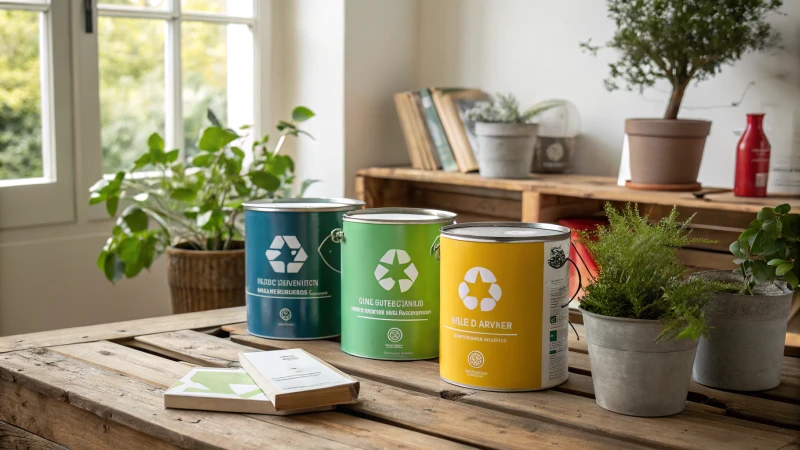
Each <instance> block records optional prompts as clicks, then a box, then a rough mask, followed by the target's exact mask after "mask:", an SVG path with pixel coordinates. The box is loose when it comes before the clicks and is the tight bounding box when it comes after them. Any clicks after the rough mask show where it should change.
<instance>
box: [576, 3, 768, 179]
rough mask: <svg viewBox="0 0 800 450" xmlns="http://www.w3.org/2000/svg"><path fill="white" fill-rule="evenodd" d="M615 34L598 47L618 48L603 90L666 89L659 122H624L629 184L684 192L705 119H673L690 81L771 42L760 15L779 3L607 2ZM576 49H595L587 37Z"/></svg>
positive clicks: (707, 127) (696, 166) (695, 166)
mask: <svg viewBox="0 0 800 450" xmlns="http://www.w3.org/2000/svg"><path fill="white" fill-rule="evenodd" d="M607 3H608V11H609V17H610V18H611V19H612V20H613V21H614V22H615V24H616V26H617V31H616V32H615V33H614V36H613V37H612V38H611V40H610V41H608V42H607V43H606V46H607V47H609V48H612V49H615V50H617V51H618V53H619V59H618V60H617V61H616V62H613V63H610V64H609V68H610V69H611V76H610V77H609V78H608V79H606V80H605V85H606V88H607V89H608V90H615V89H617V88H619V87H620V85H619V84H618V82H619V81H621V82H622V83H624V86H625V88H626V89H627V90H634V89H637V90H639V92H642V91H643V90H644V89H645V88H649V87H652V86H654V85H655V84H656V82H657V81H660V80H664V81H666V82H668V83H669V84H670V85H671V86H672V93H671V94H670V98H669V102H668V103H667V108H666V111H664V118H663V119H655V118H652V119H628V120H626V121H625V133H627V134H628V142H629V147H630V168H631V169H630V170H631V180H630V184H629V186H630V187H638V188H643V189H673V190H692V189H696V188H698V187H699V186H698V185H697V174H698V172H699V170H700V161H701V159H702V156H703V148H704V146H705V141H706V137H707V136H708V134H709V132H710V131H711V122H709V121H706V120H689V119H678V113H679V111H680V108H681V103H682V102H683V99H684V95H685V93H686V89H687V88H688V86H689V83H691V82H692V80H695V81H697V82H700V81H703V80H706V79H708V78H711V77H712V76H714V75H716V74H717V73H719V72H720V71H721V70H722V68H723V67H725V66H727V65H731V64H733V63H734V62H736V61H738V60H739V59H740V58H741V57H742V55H743V54H745V53H747V52H749V51H764V50H766V49H769V48H771V47H773V46H775V45H776V44H777V42H778V39H779V34H778V33H777V32H776V31H775V30H774V29H773V27H772V26H771V25H770V24H769V23H768V22H767V21H766V17H767V16H768V15H769V14H770V13H773V12H775V11H777V9H778V8H780V7H781V3H782V2H781V0H748V1H733V2H719V1H718V0H694V1H691V2H686V1H683V0H663V1H637V2H632V1H628V0H608V2H607ZM581 47H583V48H584V49H585V50H588V51H589V52H590V53H592V54H596V52H597V50H598V48H599V47H595V46H592V45H591V40H590V41H588V42H584V43H581Z"/></svg>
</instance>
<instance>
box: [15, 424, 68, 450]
mask: <svg viewBox="0 0 800 450" xmlns="http://www.w3.org/2000/svg"><path fill="white" fill-rule="evenodd" d="M21 449H30V450H67V449H66V447H62V446H60V445H58V444H56V443H55V442H53V441H48V440H47V439H45V438H43V437H41V436H37V435H35V434H33V433H29V432H27V431H25V430H23V429H22V428H17V427H15V426H14V425H11V424H10V423H7V422H0V450H21Z"/></svg>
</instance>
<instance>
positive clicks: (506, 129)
mask: <svg viewBox="0 0 800 450" xmlns="http://www.w3.org/2000/svg"><path fill="white" fill-rule="evenodd" d="M559 104H561V102H560V101H547V102H542V103H538V104H536V105H533V106H532V107H531V108H529V109H528V110H526V111H524V112H521V111H520V109H519V102H518V101H517V99H516V98H515V97H514V96H513V95H512V94H508V95H503V94H497V98H496V99H495V100H494V101H493V102H479V103H478V104H477V105H475V107H474V108H472V109H470V110H468V111H467V113H466V117H467V120H469V121H471V122H474V123H475V136H476V137H477V138H478V170H479V172H480V174H481V176H482V177H486V178H527V177H528V174H529V173H530V169H531V164H532V163H533V152H534V149H535V147H536V135H537V130H538V125H537V124H535V123H533V120H534V119H535V118H536V116H537V115H538V114H540V113H542V112H544V111H547V110H548V109H550V108H553V107H555V106H557V105H559Z"/></svg>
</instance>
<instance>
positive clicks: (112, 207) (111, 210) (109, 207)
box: [106, 197, 119, 217]
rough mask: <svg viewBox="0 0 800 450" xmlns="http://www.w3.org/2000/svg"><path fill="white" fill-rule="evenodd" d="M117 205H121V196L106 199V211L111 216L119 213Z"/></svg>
mask: <svg viewBox="0 0 800 450" xmlns="http://www.w3.org/2000/svg"><path fill="white" fill-rule="evenodd" d="M117 206H119V197H109V199H108V200H107V201H106V211H107V212H108V216H109V217H114V216H115V215H116V214H117Z"/></svg>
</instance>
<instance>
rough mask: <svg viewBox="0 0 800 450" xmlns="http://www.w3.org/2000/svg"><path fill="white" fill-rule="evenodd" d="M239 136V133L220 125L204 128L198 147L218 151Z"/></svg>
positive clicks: (208, 150)
mask: <svg viewBox="0 0 800 450" xmlns="http://www.w3.org/2000/svg"><path fill="white" fill-rule="evenodd" d="M238 138H239V135H237V134H236V133H233V132H231V131H229V130H226V129H223V128H220V127H208V128H206V129H205V130H203V135H202V136H200V141H199V142H198V143H197V147H198V148H199V149H200V150H204V151H207V152H217V151H219V150H221V149H223V148H225V146H226V145H228V144H230V143H231V142H233V141H235V140H236V139H238Z"/></svg>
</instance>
